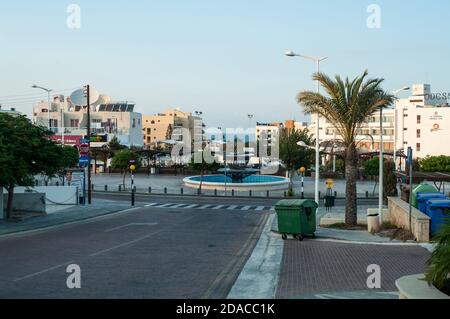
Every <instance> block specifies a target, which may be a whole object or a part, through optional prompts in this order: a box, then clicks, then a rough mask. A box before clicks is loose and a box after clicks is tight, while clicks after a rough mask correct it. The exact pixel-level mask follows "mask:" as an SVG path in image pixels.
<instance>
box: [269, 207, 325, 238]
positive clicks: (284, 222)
mask: <svg viewBox="0 0 450 319" xmlns="http://www.w3.org/2000/svg"><path fill="white" fill-rule="evenodd" d="M318 207H319V206H318V205H317V203H316V202H315V201H313V200H288V199H285V200H281V201H279V202H278V203H277V204H276V205H275V211H276V212H277V217H278V231H279V233H281V234H282V236H283V239H284V240H286V239H287V236H288V235H292V236H293V237H294V238H296V239H298V240H300V241H301V240H303V237H304V236H308V235H309V236H312V237H314V233H315V232H316V212H317V208H318Z"/></svg>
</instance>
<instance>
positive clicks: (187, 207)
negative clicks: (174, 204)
mask: <svg viewBox="0 0 450 319" xmlns="http://www.w3.org/2000/svg"><path fill="white" fill-rule="evenodd" d="M197 206H198V204H193V205H189V206H186V207H184V209H189V208H194V207H197Z"/></svg>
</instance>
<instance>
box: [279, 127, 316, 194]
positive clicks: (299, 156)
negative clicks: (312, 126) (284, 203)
mask: <svg viewBox="0 0 450 319" xmlns="http://www.w3.org/2000/svg"><path fill="white" fill-rule="evenodd" d="M300 141H303V142H304V143H305V144H306V145H313V144H314V143H315V141H314V139H313V138H312V136H311V135H310V134H309V131H308V130H307V129H305V130H303V131H300V130H288V129H282V130H281V132H280V160H282V161H283V163H284V165H285V166H286V170H287V171H288V174H289V178H290V184H289V194H290V195H291V196H293V195H294V192H293V178H294V176H295V172H296V171H297V170H298V169H300V168H301V167H306V168H308V167H310V166H311V164H312V163H313V161H314V154H315V153H314V151H313V150H311V149H305V148H304V147H301V146H299V145H297V143H298V142H300Z"/></svg>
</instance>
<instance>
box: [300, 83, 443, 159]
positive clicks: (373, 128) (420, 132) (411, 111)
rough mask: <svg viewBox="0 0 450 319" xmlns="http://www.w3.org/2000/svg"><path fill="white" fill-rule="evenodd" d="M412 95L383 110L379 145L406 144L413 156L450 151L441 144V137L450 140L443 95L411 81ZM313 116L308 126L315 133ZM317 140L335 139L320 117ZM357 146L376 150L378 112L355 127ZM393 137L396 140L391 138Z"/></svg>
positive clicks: (387, 148)
mask: <svg viewBox="0 0 450 319" xmlns="http://www.w3.org/2000/svg"><path fill="white" fill-rule="evenodd" d="M412 93H413V95H412V96H410V97H409V98H406V99H399V100H398V101H397V102H396V103H395V106H393V107H392V108H388V109H384V110H383V119H382V121H383V149H384V151H385V152H392V153H393V152H394V148H396V149H397V150H398V151H399V150H403V151H404V152H405V153H406V150H407V148H408V147H409V146H411V147H412V148H413V150H414V151H415V154H414V156H415V157H417V158H423V157H426V156H428V155H431V156H433V155H450V147H442V144H441V141H446V140H450V107H449V106H448V103H447V101H446V99H439V98H436V94H432V93H431V86H430V85H428V84H415V85H413V87H412ZM316 127H317V126H316V116H315V115H313V116H312V123H311V125H310V126H309V130H310V132H311V134H313V135H315V134H316ZM319 132H320V133H319V141H320V143H321V144H322V145H323V144H324V142H326V141H333V140H336V139H337V140H339V139H340V136H339V135H338V133H337V131H336V129H335V128H334V126H333V125H332V124H331V123H329V122H328V121H327V120H326V119H324V118H322V117H321V118H320V128H319ZM356 140H357V143H358V145H357V147H358V148H359V149H360V151H362V152H379V151H380V146H381V143H380V114H379V113H375V114H374V115H373V116H371V117H369V118H368V119H367V120H366V122H365V123H364V124H363V125H362V126H361V127H360V128H359V129H358V136H357V138H356ZM395 141H396V142H395Z"/></svg>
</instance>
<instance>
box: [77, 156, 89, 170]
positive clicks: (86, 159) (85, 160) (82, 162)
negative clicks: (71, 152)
mask: <svg viewBox="0 0 450 319" xmlns="http://www.w3.org/2000/svg"><path fill="white" fill-rule="evenodd" d="M78 164H79V165H80V167H87V166H88V165H89V157H88V156H81V157H80V160H79V161H78Z"/></svg>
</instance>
